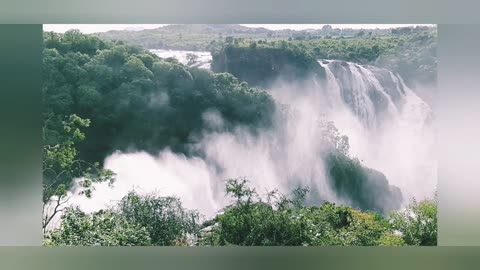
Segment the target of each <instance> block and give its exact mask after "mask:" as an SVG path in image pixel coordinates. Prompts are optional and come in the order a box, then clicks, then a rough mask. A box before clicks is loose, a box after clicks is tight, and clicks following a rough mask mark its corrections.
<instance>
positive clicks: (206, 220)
mask: <svg viewBox="0 0 480 270" xmlns="http://www.w3.org/2000/svg"><path fill="white" fill-rule="evenodd" d="M171 27H174V26H171ZM177 28H178V27H177ZM242 29H243V28H240V30H242ZM177 30H178V29H177ZM240 30H238V31H240ZM327 30H328V29H325V31H327ZM417 30H418V31H413V32H408V31H407V32H408V33H403V32H401V33H397V32H395V33H394V34H391V33H390V34H389V35H385V36H378V37H371V35H372V34H371V33H363V34H362V33H361V32H358V33H355V37H352V38H338V39H336V38H335V39H334V38H331V37H325V36H321V38H315V36H313V37H311V36H310V37H309V38H305V37H303V38H299V35H296V34H295V33H293V34H292V33H290V36H288V37H287V36H286V35H287V33H288V32H286V33H284V32H281V33H276V34H275V33H270V32H268V31H267V32H265V33H266V37H265V38H262V39H255V40H253V39H251V38H250V37H251V36H252V35H254V34H252V33H250V32H247V33H244V35H245V37H243V36H242V35H238V36H236V37H235V38H232V37H230V36H228V34H222V36H221V37H219V34H218V33H212V35H213V36H215V39H211V38H210V37H209V36H207V37H209V38H208V40H206V41H202V43H201V44H207V45H205V46H207V47H208V49H209V50H210V51H211V52H212V56H213V61H212V69H213V71H209V70H205V69H200V68H194V67H188V66H186V65H184V64H182V63H180V62H179V61H178V60H176V59H174V58H160V57H158V56H157V55H155V54H153V53H151V52H150V51H148V50H146V49H145V48H142V47H141V46H142V44H132V42H129V39H128V38H126V39H125V41H120V40H115V39H112V38H106V37H99V36H98V35H86V34H82V33H81V32H80V31H78V30H70V31H67V32H65V33H64V34H59V33H54V32H44V36H43V38H44V46H45V47H44V51H43V80H44V83H43V88H42V94H43V104H44V109H43V116H42V117H43V140H44V149H43V175H44V177H43V186H44V189H43V209H44V211H43V223H42V227H43V231H44V245H46V246H57V245H87V246H89V245H102V246H117V245H121V246H157V245H161V246H172V245H175V246H217V245H221V246H226V245H240V246H331V245H345V246H350V245H358V246H403V245H427V246H430V245H436V244H437V202H436V200H437V198H436V195H435V194H432V196H431V197H430V198H428V199H425V200H421V201H416V200H414V199H413V200H412V201H410V202H409V203H408V204H407V207H405V208H402V209H401V208H400V205H401V202H402V200H403V197H402V193H401V191H400V189H398V188H397V187H395V186H393V185H391V184H390V183H389V182H388V180H387V178H386V177H385V175H384V174H382V173H381V172H380V171H377V170H375V169H373V168H369V167H366V166H365V165H363V164H362V162H361V161H360V160H358V159H357V158H355V157H353V156H352V155H351V154H350V153H349V147H350V146H349V139H348V137H347V136H345V135H343V134H340V132H339V131H338V130H337V128H336V127H335V125H334V123H332V122H330V121H325V122H323V123H320V125H319V127H318V129H319V132H321V134H323V135H322V137H321V138H318V140H323V141H324V142H323V141H322V145H323V146H324V147H323V148H322V149H321V153H318V159H319V160H320V161H322V162H324V163H325V164H326V169H327V173H328V175H329V179H330V185H331V186H332V187H333V190H334V192H335V194H336V195H337V196H340V197H345V198H348V200H349V202H350V205H349V206H347V205H339V204H335V203H332V202H328V201H325V200H323V199H322V198H318V194H317V193H316V192H317V190H315V189H314V188H311V187H309V186H298V187H297V188H293V189H291V191H290V192H288V193H283V192H279V191H278V190H267V191H265V192H263V191H262V192H260V191H259V190H258V189H256V188H253V187H252V186H251V185H250V184H251V183H250V180H249V179H246V178H243V177H242V176H240V175H238V176H234V178H231V179H224V188H223V193H224V195H225V196H227V197H228V198H229V201H230V203H229V204H228V205H227V206H225V207H224V208H223V209H221V211H220V212H218V213H217V214H216V215H215V216H213V217H206V216H204V214H203V213H201V211H199V210H198V209H187V208H186V207H185V206H184V205H183V202H182V200H181V199H180V198H177V197H175V196H165V195H162V194H159V193H154V192H153V193H148V194H141V193H137V192H136V191H134V190H132V191H131V192H129V193H128V194H127V195H125V196H124V197H123V198H122V199H121V200H120V201H118V202H115V203H114V204H113V205H111V207H109V208H107V209H102V210H100V211H95V212H92V213H87V212H84V211H82V210H81V209H80V208H79V207H77V206H74V205H70V204H69V203H68V202H69V199H70V197H71V196H72V192H78V195H80V196H85V197H87V198H89V197H91V196H93V195H94V194H95V186H96V184H98V183H108V184H109V185H111V186H115V184H116V173H115V172H114V171H111V170H108V169H105V168H104V166H103V165H104V160H105V158H106V157H108V156H109V155H111V154H112V153H114V152H116V151H123V152H132V151H145V152H147V153H150V154H156V153H158V151H159V150H161V149H165V148H168V149H171V150H172V151H173V152H175V153H181V154H182V155H185V156H186V157H202V156H203V155H204V153H203V152H202V151H200V150H199V149H198V148H196V147H195V146H196V145H197V144H198V143H199V142H200V140H201V138H202V136H203V135H204V134H206V133H215V132H216V133H219V132H234V131H235V130H237V129H238V127H242V128H243V129H245V130H248V132H249V133H251V134H253V136H255V135H256V134H261V133H262V132H265V130H267V131H268V130H270V129H273V128H276V127H278V126H279V125H281V124H279V122H285V121H292V122H294V121H295V119H294V116H293V115H294V113H292V111H291V110H290V109H289V108H288V107H287V108H286V107H285V106H283V105H282V104H279V103H278V102H276V101H275V100H274V98H273V97H272V95H271V94H270V93H269V92H268V91H266V90H265V89H266V85H267V84H268V82H269V81H270V79H272V80H273V79H275V78H277V77H279V76H282V77H287V78H290V79H298V80H300V79H301V78H303V77H302V76H310V75H311V74H316V75H317V76H319V77H320V78H321V77H324V76H325V70H324V69H323V68H322V67H321V66H320V65H319V64H318V63H317V61H316V59H318V58H328V59H342V60H348V61H353V62H358V63H365V64H374V63H376V64H379V65H381V66H385V67H389V68H390V69H392V70H396V71H398V72H399V73H401V74H402V75H403V76H404V78H405V80H406V81H407V82H408V81H410V82H411V83H414V82H420V83H426V84H430V83H434V81H435V76H436V58H435V55H434V49H435V46H436V41H435V38H436V34H435V32H432V31H431V29H429V28H427V29H422V31H420V30H419V29H417ZM396 31H399V30H396ZM404 31H405V30H404ZM178 33H182V32H181V31H179V32H178ZM223 33H229V32H228V31H224V32H223ZM268 33H270V34H268ZM193 34H194V32H193V33H192V35H193ZM179 35H180V34H179ZM276 35H277V36H276ZM100 36H101V35H100ZM202 38H205V36H203V37H202ZM177 39H178V40H184V39H186V38H185V37H184V36H177ZM191 40H195V39H191ZM133 43H135V42H133ZM198 46H199V45H198ZM202 46H203V45H202ZM202 49H203V48H202ZM400 54H401V55H407V56H408V57H398V55H400ZM232 55H233V56H235V57H234V58H236V59H237V58H238V59H245V58H246V59H247V60H246V61H244V62H241V61H240V62H238V63H235V62H232V61H227V62H228V63H229V64H228V65H225V63H226V62H225V59H232ZM238 55H241V57H239V56H238ZM272 59H274V60H272ZM413 59H414V60H413ZM265 61H269V64H273V65H275V66H276V67H278V69H275V72H271V71H267V73H265V72H264V73H259V72H260V71H261V67H262V65H263V62H265ZM272 61H274V62H272ZM249 65H251V67H257V68H258V69H259V71H258V72H257V71H256V70H252V69H250V68H249ZM412 66H415V69H412V68H411V67H412ZM246 69H248V70H250V72H244V70H246ZM420 69H421V71H419V70H420ZM277 71H278V72H277ZM419 74H420V75H419ZM288 76H290V77H288ZM212 110H214V111H215V112H216V113H218V114H219V115H221V118H222V125H211V123H209V122H207V121H205V119H204V118H203V117H202V116H203V115H204V112H208V111H212ZM232 154H235V153H232ZM372 191H375V194H376V195H375V196H372V195H369V192H372ZM55 220H57V221H58V225H57V226H52V224H53V223H54V221H55Z"/></svg>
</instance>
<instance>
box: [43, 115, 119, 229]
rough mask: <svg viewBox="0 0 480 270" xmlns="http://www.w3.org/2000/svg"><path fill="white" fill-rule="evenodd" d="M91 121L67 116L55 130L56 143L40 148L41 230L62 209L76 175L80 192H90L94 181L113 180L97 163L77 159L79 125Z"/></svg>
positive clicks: (45, 132) (44, 133) (80, 138)
mask: <svg viewBox="0 0 480 270" xmlns="http://www.w3.org/2000/svg"><path fill="white" fill-rule="evenodd" d="M48 124H50V123H49V120H47V121H46V123H45V126H44V128H43V136H44V141H46V136H48V134H49V127H48ZM89 125H90V120H88V119H82V118H80V117H78V116H77V115H75V114H73V115H70V116H69V117H68V118H67V119H66V120H65V121H63V122H62V125H61V126H62V128H63V130H61V131H58V132H57V140H58V143H56V144H54V145H51V144H45V145H44V148H43V196H42V197H43V214H42V215H43V222H42V228H43V230H44V232H46V230H47V226H48V225H49V224H50V222H51V221H52V220H53V218H54V217H55V216H57V214H59V213H61V212H63V211H64V210H65V205H67V203H68V200H69V197H68V189H69V188H70V186H71V185H72V182H73V180H74V179H75V178H79V177H82V178H83V180H81V181H80V185H81V186H82V188H83V189H82V191H81V194H84V195H85V196H87V197H90V196H91V195H92V191H93V189H94V188H93V184H94V183H98V182H109V183H110V184H111V183H113V181H114V174H113V172H111V171H109V170H105V169H101V168H100V167H99V164H98V163H95V164H91V163H88V162H86V161H83V160H81V159H78V151H77V149H76V147H75V144H76V143H78V142H80V141H82V140H84V139H85V134H84V133H83V132H82V131H81V129H82V128H85V127H88V126H89Z"/></svg>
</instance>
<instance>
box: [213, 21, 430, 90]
mask: <svg viewBox="0 0 480 270" xmlns="http://www.w3.org/2000/svg"><path fill="white" fill-rule="evenodd" d="M214 45H215V46H214V47H212V48H211V52H212V57H213V62H212V68H213V70H216V71H228V72H231V73H232V74H234V75H235V76H237V77H239V78H242V79H243V78H245V80H246V81H249V82H250V81H252V80H251V79H250V76H256V74H260V75H263V76H265V80H270V79H271V77H272V75H277V76H278V75H279V74H281V73H280V72H279V71H280V70H281V68H279V67H278V65H279V64H283V65H285V61H282V60H283V59H282V58H287V59H288V60H289V62H288V63H290V64H292V63H293V64H294V66H295V67H297V66H298V67H299V68H300V69H302V68H303V71H304V70H305V69H306V68H309V69H310V70H315V69H317V70H318V69H319V68H318V67H315V68H314V64H313V63H314V62H316V59H337V60H344V61H349V62H355V63H359V64H370V65H375V66H378V67H383V68H386V69H389V70H391V71H393V72H395V73H398V74H399V75H400V76H401V77H402V78H403V79H404V80H405V82H406V83H407V85H409V86H413V85H414V84H422V85H435V84H436V78H437V77H436V76H437V55H436V49H437V34H436V32H435V31H431V30H430V31H425V32H420V33H414V34H409V35H389V36H382V37H354V38H335V39H332V38H321V39H310V40H293V41H285V40H275V41H268V40H258V41H250V40H240V41H239V39H233V41H228V40H225V41H224V42H215V44H214ZM279 51H280V52H282V53H280V55H279ZM291 55H294V56H293V57H291ZM317 65H318V64H317ZM247 67H248V68H247ZM249 71H250V72H249ZM262 71H263V72H262ZM265 72H268V73H267V74H264V73H265ZM284 74H288V73H287V72H284ZM291 74H294V75H295V76H292V77H295V78H300V79H301V78H302V76H298V73H296V72H292V73H291ZM254 78H256V77H254ZM258 78H261V77H260V76H258ZM249 79H250V80H249ZM287 79H288V78H287ZM258 80H259V79H256V80H253V81H252V83H256V82H257V81H258Z"/></svg>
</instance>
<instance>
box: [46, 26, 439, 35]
mask: <svg viewBox="0 0 480 270" xmlns="http://www.w3.org/2000/svg"><path fill="white" fill-rule="evenodd" d="M165 25H166V24H44V25H43V29H44V30H45V31H54V32H58V33H63V32H65V31H67V30H70V29H78V30H80V31H81V32H82V33H85V34H91V33H98V32H106V31H110V30H125V29H136V30H142V29H154V28H158V27H162V26H165ZM242 25H244V26H248V27H264V28H267V29H271V30H281V29H292V30H303V29H319V28H322V27H323V26H324V25H325V24H242ZM416 25H428V26H432V24H331V26H332V27H333V28H353V29H361V28H364V29H375V28H381V29H385V28H395V27H402V26H416Z"/></svg>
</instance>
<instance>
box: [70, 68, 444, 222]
mask: <svg viewBox="0 0 480 270" xmlns="http://www.w3.org/2000/svg"><path fill="white" fill-rule="evenodd" d="M328 65H330V64H328ZM324 66H325V67H327V69H326V70H327V79H326V81H320V80H316V79H309V80H306V81H304V82H296V83H294V82H285V81H282V80H278V81H276V82H275V83H273V84H272V86H271V87H270V89H268V92H269V93H270V94H271V95H272V96H273V98H274V99H275V101H276V103H277V110H276V112H275V115H274V117H273V119H275V120H274V125H273V127H272V128H268V129H267V128H265V129H261V130H260V131H258V132H252V131H251V130H250V129H249V128H247V127H244V126H237V127H236V128H235V129H234V130H233V131H225V129H224V128H223V125H224V120H223V118H222V116H221V114H220V113H218V112H217V111H215V110H209V111H206V112H204V114H203V117H202V119H203V121H204V126H205V127H208V131H203V132H201V133H200V134H198V135H197V136H198V137H199V138H200V139H199V140H198V143H196V144H195V145H193V146H192V151H193V150H194V151H195V152H196V153H201V154H200V155H198V156H193V157H189V156H186V155H184V154H180V153H174V152H172V151H171V150H170V149H169V148H166V149H163V150H160V151H159V152H158V154H157V155H150V154H147V153H145V152H129V153H122V152H115V153H113V154H112V155H110V156H108V157H107V158H106V160H105V163H104V167H105V168H106V169H110V170H112V171H114V172H115V173H116V181H115V183H114V186H113V187H109V186H108V184H106V183H103V184H96V185H95V191H94V193H93V196H92V198H85V197H84V196H80V195H76V194H78V192H77V190H78V189H79V187H78V186H76V187H74V188H73V189H72V195H73V196H72V198H71V200H70V204H71V205H79V206H80V208H81V209H82V210H84V211H86V212H93V211H97V210H100V209H102V208H106V207H108V206H110V205H113V204H114V203H115V202H117V201H119V200H120V199H121V198H122V197H123V196H125V195H126V194H127V193H128V192H129V191H131V190H135V191H137V192H139V193H151V192H155V193H157V194H159V195H161V196H176V197H178V198H180V199H181V200H182V203H183V205H184V207H186V208H188V209H197V210H199V212H200V213H201V214H203V215H204V216H205V217H207V218H208V217H211V216H213V215H214V214H215V213H217V212H218V211H221V209H222V208H223V207H225V206H226V205H228V203H229V202H230V199H229V198H228V197H227V196H226V194H225V189H224V187H225V186H224V185H225V180H227V179H231V178H246V179H248V180H249V181H250V184H251V185H252V187H254V188H255V189H256V190H257V191H258V192H259V193H262V192H263V191H265V193H266V192H267V191H271V190H274V189H276V190H278V191H280V192H283V193H288V192H290V191H291V190H292V189H294V188H296V187H298V186H308V187H309V188H310V189H311V190H313V191H314V192H315V193H317V194H318V197H319V198H321V199H322V200H326V201H331V202H335V203H337V204H347V205H348V204H350V202H349V200H348V198H344V197H339V196H337V195H336V193H335V191H334V190H333V189H332V187H331V185H330V184H329V181H328V177H329V176H328V173H327V172H326V169H325V164H324V161H323V160H322V155H324V153H325V152H326V150H327V149H326V147H327V145H326V143H325V140H324V139H325V138H323V137H322V136H323V135H322V130H321V128H319V125H320V124H321V123H322V121H325V120H328V121H333V122H334V124H335V126H336V127H337V128H338V130H339V132H340V134H342V135H347V136H348V138H349V146H350V149H349V150H350V151H349V156H351V157H356V158H358V159H359V160H360V161H361V163H362V164H363V165H364V166H367V167H370V168H372V169H375V170H378V171H380V172H382V173H384V174H385V176H386V177H387V179H388V181H389V184H391V185H395V186H397V187H399V188H400V190H401V191H402V194H403V197H404V201H403V203H404V204H406V203H408V202H409V200H410V199H411V198H416V199H423V198H425V197H429V196H431V195H432V194H433V192H434V190H435V188H436V181H437V175H436V170H437V163H436V155H435V150H434V149H435V127H434V125H433V122H432V119H431V118H432V114H433V113H432V111H431V109H430V108H429V106H428V105H427V104H426V103H425V102H424V101H423V100H422V99H421V98H419V97H418V96H417V95H416V94H415V92H414V91H412V90H411V89H409V88H408V87H406V86H405V85H404V83H403V81H402V80H401V78H399V77H397V76H396V75H393V74H392V73H391V72H388V71H385V70H381V69H374V68H372V67H362V66H359V65H354V64H351V63H350V64H347V65H346V66H343V67H341V68H338V67H337V68H335V67H334V66H327V64H325V65H324ZM342 72H343V73H342ZM385 78H386V79H385ZM388 78H390V79H388ZM387 79H388V80H389V81H388V82H389V84H390V85H388V86H385V82H384V81H383V80H387ZM392 84H393V85H394V86H391V85H392ZM387 88H388V89H387ZM372 89H375V91H376V92H375V93H376V95H377V96H375V97H376V98H378V95H380V96H381V102H379V101H378V100H377V99H373V98H372V95H371V94H369V93H371V91H372ZM392 89H393V90H392ZM347 90H348V91H349V93H350V94H349V95H350V96H347V95H346V93H345V91H347ZM387 90H388V91H387ZM390 90H391V91H390ZM392 91H394V92H395V93H392ZM397 92H398V93H397ZM397 96H400V97H397ZM395 98H398V102H397V100H394V99H395ZM160 101H162V102H160V103H164V101H165V99H164V98H162V99H161V100H160ZM157 103H159V102H158V101H153V100H152V106H153V105H154V104H157ZM377 103H378V104H380V105H381V107H382V109H381V110H380V109H379V107H378V106H380V105H378V104H377ZM385 104H386V105H385ZM377 105H378V106H377ZM206 130H207V129H206ZM212 130H213V131H212ZM375 192H376V191H373V190H372V196H375V195H374V194H375Z"/></svg>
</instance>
